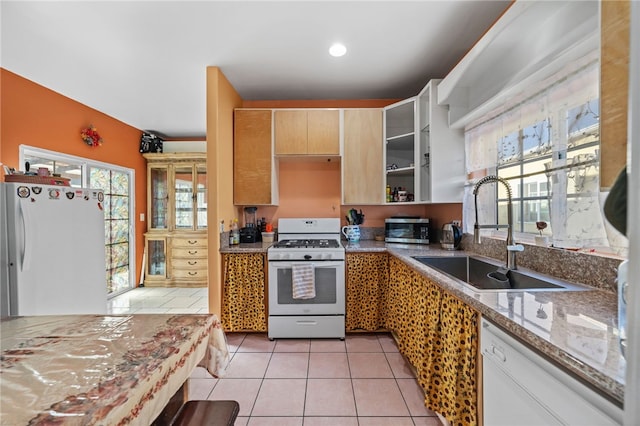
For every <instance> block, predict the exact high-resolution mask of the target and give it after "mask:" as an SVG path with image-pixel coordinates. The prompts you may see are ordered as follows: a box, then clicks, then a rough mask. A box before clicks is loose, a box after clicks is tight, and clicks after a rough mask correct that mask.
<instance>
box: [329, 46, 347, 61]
mask: <svg viewBox="0 0 640 426" xmlns="http://www.w3.org/2000/svg"><path fill="white" fill-rule="evenodd" d="M345 53H347V48H346V47H345V46H344V44H341V43H334V44H332V45H331V47H330V48H329V54H330V55H331V56H335V57H336V58H337V57H340V56H344V54H345Z"/></svg>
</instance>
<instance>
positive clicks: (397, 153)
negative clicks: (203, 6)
mask: <svg viewBox="0 0 640 426" xmlns="http://www.w3.org/2000/svg"><path fill="white" fill-rule="evenodd" d="M415 99H416V98H415V97H414V98H410V99H405V100H404V101H400V102H398V103H395V104H393V105H390V106H388V107H386V108H385V149H384V164H385V168H386V172H385V176H386V182H385V185H389V187H390V188H391V189H396V190H397V191H401V190H402V191H406V192H407V200H405V201H414V200H418V199H419V198H420V193H419V190H420V187H419V185H418V182H417V176H418V172H419V169H417V168H416V164H418V165H419V164H420V162H419V161H418V160H419V158H418V156H417V155H416V153H417V152H418V151H417V149H416V136H415V135H416V133H415V123H416V120H415V114H416V107H415V104H416V102H415ZM391 201H397V200H391Z"/></svg>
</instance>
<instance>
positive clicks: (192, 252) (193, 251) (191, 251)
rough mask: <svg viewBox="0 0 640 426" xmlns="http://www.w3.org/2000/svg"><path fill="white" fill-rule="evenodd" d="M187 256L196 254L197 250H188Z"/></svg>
mask: <svg viewBox="0 0 640 426" xmlns="http://www.w3.org/2000/svg"><path fill="white" fill-rule="evenodd" d="M189 254H198V250H189Z"/></svg>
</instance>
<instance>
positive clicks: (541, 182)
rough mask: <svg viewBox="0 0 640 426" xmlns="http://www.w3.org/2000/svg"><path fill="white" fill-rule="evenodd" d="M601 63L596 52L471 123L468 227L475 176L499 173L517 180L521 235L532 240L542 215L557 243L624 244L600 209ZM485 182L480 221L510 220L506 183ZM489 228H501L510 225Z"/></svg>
mask: <svg viewBox="0 0 640 426" xmlns="http://www.w3.org/2000/svg"><path fill="white" fill-rule="evenodd" d="M598 65H599V57H598V53H597V52H593V53H591V54H589V55H587V56H585V57H584V58H582V59H581V60H580V61H575V62H572V63H571V64H568V65H567V66H566V67H565V68H564V69H562V70H560V71H559V72H558V73H557V74H556V75H555V76H552V77H551V78H549V79H547V80H545V81H543V82H540V83H538V85H537V87H529V88H528V89H527V90H528V92H527V93H520V94H518V95H516V96H514V97H513V98H512V99H509V100H507V101H506V102H505V103H504V104H503V105H502V106H501V107H500V108H499V109H496V110H495V111H493V112H492V113H490V114H488V115H487V116H485V117H483V118H481V119H479V120H477V121H476V122H474V123H471V124H470V125H469V126H467V128H466V129H465V152H466V163H467V173H468V182H467V187H466V189H465V199H464V206H463V208H464V217H465V229H472V228H473V224H474V222H475V203H474V197H473V194H472V192H473V187H474V185H475V182H477V180H478V179H479V178H481V177H482V176H484V175H491V174H496V175H498V176H500V177H502V178H504V179H506V180H507V181H508V182H509V183H510V185H511V187H512V202H513V212H512V214H513V221H514V232H516V238H517V239H519V240H520V241H533V235H534V234H537V233H538V230H537V228H536V222H538V221H545V222H547V224H548V226H547V228H546V229H545V230H544V234H546V235H550V236H551V237H552V238H551V240H552V242H553V244H554V246H556V247H563V248H595V249H598V250H602V251H605V252H607V251H608V252H610V251H611V250H613V251H614V252H616V253H618V254H622V252H624V250H626V247H623V246H620V245H619V243H620V240H619V239H618V240H616V241H614V239H615V237H614V238H610V234H609V233H608V231H607V229H606V228H607V227H608V225H607V224H606V223H605V220H604V219H603V214H602V206H601V204H602V200H604V198H605V197H606V194H604V193H601V192H600V185H599V148H600V129H599V115H600V112H599V66H598ZM533 86H535V85H533ZM487 186H488V188H487V189H482V190H481V191H479V193H478V218H479V221H480V222H481V224H491V223H500V224H506V223H507V210H506V206H507V192H506V189H505V188H504V186H503V185H493V188H494V189H493V191H492V190H491V189H489V188H490V186H489V185H487ZM483 233H484V234H489V235H497V236H498V235H499V236H502V235H503V234H504V231H498V230H495V231H492V230H488V231H484V232H483ZM614 246H615V247H614Z"/></svg>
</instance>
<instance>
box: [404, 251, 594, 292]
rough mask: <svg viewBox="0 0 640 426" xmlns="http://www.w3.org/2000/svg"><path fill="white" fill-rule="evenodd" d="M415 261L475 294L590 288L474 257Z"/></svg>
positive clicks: (420, 258)
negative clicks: (467, 287) (441, 273)
mask: <svg viewBox="0 0 640 426" xmlns="http://www.w3.org/2000/svg"><path fill="white" fill-rule="evenodd" d="M413 258H414V259H415V260H417V261H418V262H420V263H422V264H424V265H427V266H429V267H431V268H434V269H437V270H438V271H440V272H443V273H445V274H447V275H449V276H451V277H453V278H457V279H458V280H460V281H463V282H464V283H465V284H468V285H469V286H470V287H471V289H472V290H474V291H584V290H589V289H590V288H589V287H586V286H582V285H579V284H574V283H570V282H567V281H562V280H559V279H556V278H552V277H549V276H546V275H542V274H537V273H535V272H533V271H528V270H506V269H503V268H504V266H503V265H502V264H500V263H499V262H497V261H495V262H494V261H491V260H485V259H480V258H477V257H475V256H455V257H442V256H413Z"/></svg>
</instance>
